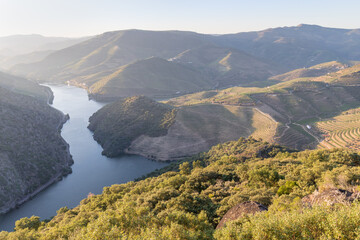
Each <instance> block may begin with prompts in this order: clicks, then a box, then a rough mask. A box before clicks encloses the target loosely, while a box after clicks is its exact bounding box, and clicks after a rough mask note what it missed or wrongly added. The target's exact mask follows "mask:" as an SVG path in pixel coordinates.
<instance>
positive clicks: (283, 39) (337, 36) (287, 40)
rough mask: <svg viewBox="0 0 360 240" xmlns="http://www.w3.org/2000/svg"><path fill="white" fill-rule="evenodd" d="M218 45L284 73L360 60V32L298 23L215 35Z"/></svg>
mask: <svg viewBox="0 0 360 240" xmlns="http://www.w3.org/2000/svg"><path fill="white" fill-rule="evenodd" d="M215 41H216V42H217V43H219V44H221V45H223V46H227V47H233V48H237V49H240V50H243V51H245V52H247V53H249V54H251V55H254V56H256V57H259V58H263V59H267V60H270V61H273V62H275V63H277V64H279V65H281V66H283V67H285V69H287V70H292V69H296V68H302V67H309V66H313V65H315V64H319V63H323V62H329V61H334V60H360V52H359V51H358V49H359V46H360V30H359V29H336V28H325V27H321V26H316V25H306V24H301V25H299V26H296V27H283V28H271V29H266V30H263V31H258V32H245V33H237V34H227V35H221V36H218V37H217V39H216V40H215Z"/></svg>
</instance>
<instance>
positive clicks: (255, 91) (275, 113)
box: [166, 63, 360, 149]
mask: <svg viewBox="0 0 360 240" xmlns="http://www.w3.org/2000/svg"><path fill="white" fill-rule="evenodd" d="M330 64H331V63H327V64H324V65H322V66H326V65H327V66H329V65H330ZM332 65H333V64H331V65H330V66H332ZM335 66H336V65H335ZM359 67H360V65H354V66H352V67H347V68H343V67H340V69H339V70H338V71H336V72H333V73H329V74H328V73H326V74H325V75H323V76H319V77H306V78H295V79H293V80H288V81H285V82H282V83H278V84H276V85H273V86H270V87H266V88H243V87H234V88H229V89H224V90H218V91H205V92H199V93H195V94H190V95H185V96H180V97H177V98H173V99H170V100H168V101H167V102H166V103H168V104H170V105H173V106H177V107H181V106H188V105H198V104H220V105H231V106H247V107H249V108H256V109H258V110H259V111H261V112H263V113H264V114H268V115H270V116H271V117H272V118H273V120H275V121H276V122H277V123H278V124H277V130H276V134H275V135H274V136H273V140H275V142H278V143H280V144H283V145H286V146H289V147H292V148H298V149H304V148H314V147H316V145H317V144H318V143H319V142H320V141H322V139H323V136H322V134H319V133H318V132H317V131H315V129H309V127H308V126H310V127H312V126H313V127H314V126H315V125H314V124H315V123H316V122H317V121H319V120H322V119H327V118H331V117H334V116H336V115H338V114H340V113H341V112H343V111H344V110H348V109H352V108H355V107H359V106H360V105H359V104H360V102H359V101H360V95H359V85H358V82H359V80H360V78H359V77H358V75H357V73H358V72H359ZM315 68H319V66H315V67H313V68H312V69H315ZM335 68H337V67H335ZM285 75H286V74H285ZM285 75H284V76H285ZM288 76H291V73H289V74H288ZM313 123H314V124H313Z"/></svg>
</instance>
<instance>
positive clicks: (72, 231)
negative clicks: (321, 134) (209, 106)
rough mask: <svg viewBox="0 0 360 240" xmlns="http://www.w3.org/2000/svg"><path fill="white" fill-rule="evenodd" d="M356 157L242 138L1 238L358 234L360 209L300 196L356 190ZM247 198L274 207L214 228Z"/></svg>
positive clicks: (35, 220) (24, 223) (25, 221)
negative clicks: (311, 203)
mask: <svg viewBox="0 0 360 240" xmlns="http://www.w3.org/2000/svg"><path fill="white" fill-rule="evenodd" d="M359 159H360V156H359V155H358V154H357V153H355V152H351V151H347V150H339V149H337V150H315V151H305V152H293V153H289V152H287V150H286V149H284V148H281V147H279V146H274V145H269V144H266V143H263V142H258V141H255V140H253V139H249V140H244V139H240V140H238V141H234V142H228V143H225V144H222V145H218V146H216V147H213V148H212V149H211V150H210V151H209V152H207V153H204V154H202V155H201V156H198V157H194V158H193V159H189V160H187V161H184V162H183V163H182V164H181V165H180V166H179V165H177V166H173V167H174V169H180V171H168V172H166V173H163V174H161V175H159V176H157V177H149V178H146V179H145V180H141V181H138V182H129V183H126V184H120V185H113V186H111V187H105V188H104V191H103V193H102V194H101V195H95V196H88V197H87V198H86V199H84V200H83V201H81V203H80V205H79V206H77V207H75V208H74V209H68V208H66V207H64V208H62V209H60V210H59V211H58V212H57V215H56V216H55V217H54V218H52V219H51V220H50V221H46V222H40V221H39V219H38V218H36V217H32V218H24V219H22V220H21V221H18V222H17V223H16V231H15V232H13V233H7V232H2V233H0V237H2V238H5V239H17V238H20V239H28V238H31V237H33V238H35V239H59V238H65V239H67V238H70V239H122V238H123V239H214V238H216V239H235V238H236V236H240V239H274V238H276V236H282V237H285V238H289V237H288V236H292V237H293V236H294V235H293V234H300V235H301V236H303V238H304V239H309V238H311V237H310V236H317V235H314V234H319V233H320V234H321V233H322V234H324V233H327V234H331V235H328V236H333V235H332V234H336V235H335V236H339V234H341V235H342V236H346V237H348V238H349V239H354V238H355V236H356V234H358V232H357V231H356V229H354V228H353V227H347V226H349V223H351V226H358V224H359V221H360V219H359V217H358V215H357V214H352V213H351V210H356V209H358V206H354V207H353V208H348V207H346V206H344V207H342V208H333V210H331V209H312V210H311V209H310V210H306V209H302V205H301V202H300V199H301V198H302V197H304V196H306V195H308V194H310V193H312V192H313V191H314V190H315V189H320V190H321V189H325V188H328V187H337V188H345V189H353V188H356V187H358V186H359V185H358V184H359V183H358V182H357V181H356V179H357V176H358V174H359V173H360V168H359V165H360V162H359ZM344 172H349V173H351V174H346V175H344V174H343V173H344ZM289 183H293V184H291V185H289ZM286 186H287V187H286ZM284 189H286V191H284ZM248 200H252V201H257V202H260V203H262V204H264V205H266V206H269V207H270V210H269V212H263V213H261V214H260V215H256V216H254V217H250V218H244V219H242V220H240V221H237V222H236V223H235V225H229V228H225V229H224V230H215V227H216V225H217V224H218V222H219V221H220V219H221V217H222V216H223V215H224V214H225V213H226V212H227V210H229V209H230V208H231V207H233V206H234V205H236V204H238V203H241V202H244V201H248ZM288 211H290V212H291V214H290V215H289V213H288ZM319 211H320V212H319ZM337 211H339V212H338V213H339V214H337ZM341 214H343V215H341ZM311 216H313V217H311ZM336 216H338V217H340V216H342V217H341V219H346V221H342V220H341V221H340V220H339V219H338V218H337V217H336ZM332 217H334V219H330V218H332ZM275 218H276V221H275ZM314 219H315V220H314ZM285 220H286V221H285ZM331 220H332V221H331ZM274 221H275V222H274ZM284 221H285V222H284ZM314 221H315V222H316V223H315V222H314ZM331 222H332V223H334V224H330V223H331ZM327 223H329V225H327ZM324 224H325V225H324ZM271 226H273V227H275V226H276V228H275V229H276V231H273V230H274V228H271ZM303 226H309V228H306V227H303ZM310 226H312V227H311V228H310ZM315 226H316V227H315ZM321 226H322V227H321ZM319 227H320V228H319ZM324 227H325V228H326V229H324ZM267 230H269V231H267ZM270 230H272V231H270ZM245 233H246V234H247V235H246V236H244V234H245ZM231 234H232V235H231ZM240 234H242V235H240ZM341 235H340V236H341ZM261 236H262V237H261ZM296 236H297V235H296ZM272 237H273V238H272ZM236 239H237V238H236ZM315 239H317V238H315Z"/></svg>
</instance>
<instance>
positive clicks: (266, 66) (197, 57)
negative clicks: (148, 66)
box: [171, 45, 281, 88]
mask: <svg viewBox="0 0 360 240" xmlns="http://www.w3.org/2000/svg"><path fill="white" fill-rule="evenodd" d="M171 61H174V62H177V63H181V64H184V65H186V66H189V67H191V68H193V69H196V70H201V72H203V73H204V74H206V76H207V77H208V78H209V79H214V82H216V83H217V87H219V88H222V87H229V86H235V85H236V86H238V85H241V86H247V85H249V86H255V85H260V84H262V85H271V84H273V83H272V82H268V81H267V79H268V78H269V77H270V76H273V75H275V74H276V73H279V72H281V70H280V69H281V68H280V67H279V66H276V64H270V63H267V62H264V61H262V60H260V59H257V58H255V57H253V56H251V55H249V54H247V53H245V52H243V51H239V50H236V49H231V48H223V47H218V46H211V45H207V46H202V47H199V48H194V49H188V50H186V51H184V52H182V53H180V54H179V55H177V56H175V57H174V58H171Z"/></svg>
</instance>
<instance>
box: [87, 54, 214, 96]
mask: <svg viewBox="0 0 360 240" xmlns="http://www.w3.org/2000/svg"><path fill="white" fill-rule="evenodd" d="M214 85H215V84H214V82H213V81H211V80H209V79H206V78H204V77H203V76H202V75H201V74H200V73H199V72H198V71H195V70H193V69H191V68H188V67H185V66H182V65H180V64H177V63H173V62H169V61H166V60H164V59H161V58H156V57H152V58H149V59H145V60H140V61H136V62H134V63H132V64H129V65H125V66H123V67H121V68H120V69H119V70H117V71H115V72H114V73H112V74H110V75H108V76H105V77H103V78H102V79H100V80H99V81H98V82H96V83H94V84H93V85H91V87H90V89H89V91H90V96H91V97H94V98H95V99H98V100H99V99H100V100H103V99H116V98H119V97H129V96H134V95H146V96H150V97H163V96H174V95H177V94H184V93H189V92H196V91H199V90H204V89H210V88H211V87H213V86H214Z"/></svg>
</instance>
